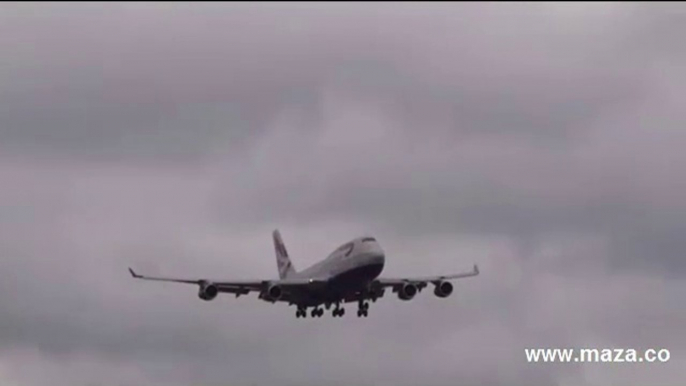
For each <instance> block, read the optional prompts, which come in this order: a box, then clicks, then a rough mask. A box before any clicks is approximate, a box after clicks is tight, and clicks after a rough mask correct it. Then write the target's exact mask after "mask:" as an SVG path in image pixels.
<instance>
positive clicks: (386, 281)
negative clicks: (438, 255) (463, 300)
mask: <svg viewBox="0 0 686 386" xmlns="http://www.w3.org/2000/svg"><path fill="white" fill-rule="evenodd" d="M478 274H479V266H478V265H476V264H474V268H472V270H471V271H469V272H462V273H456V274H452V275H443V276H420V277H408V278H397V279H394V278H379V279H377V280H376V281H375V284H376V285H380V286H381V287H394V286H397V285H401V284H406V283H412V284H415V285H420V286H425V285H426V284H427V283H437V282H441V281H446V280H455V279H462V278H466V277H472V276H477V275H478Z"/></svg>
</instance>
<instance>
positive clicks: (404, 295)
mask: <svg viewBox="0 0 686 386" xmlns="http://www.w3.org/2000/svg"><path fill="white" fill-rule="evenodd" d="M416 294H417V286H416V285H414V284H410V283H407V284H404V285H403V286H402V287H400V289H399V290H398V298H399V299H400V300H411V299H412V298H413V297H414V296H415V295H416Z"/></svg>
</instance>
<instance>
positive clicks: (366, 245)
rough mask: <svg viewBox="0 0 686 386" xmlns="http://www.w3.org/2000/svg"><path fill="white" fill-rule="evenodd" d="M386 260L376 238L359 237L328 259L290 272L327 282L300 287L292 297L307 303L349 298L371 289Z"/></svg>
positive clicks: (301, 276) (295, 275)
mask: <svg viewBox="0 0 686 386" xmlns="http://www.w3.org/2000/svg"><path fill="white" fill-rule="evenodd" d="M385 260H386V256H385V253H384V251H383V249H382V248H381V246H380V245H379V243H378V242H377V241H376V239H375V238H373V237H358V238H355V239H353V240H351V241H349V242H347V243H345V244H343V245H341V246H340V247H338V248H336V250H334V251H333V252H332V253H331V254H329V256H327V257H326V258H325V259H324V260H322V261H320V262H318V263H316V264H314V265H312V266H310V267H308V268H307V269H304V270H302V271H299V272H293V273H292V274H291V275H288V276H287V277H286V279H287V280H289V279H301V280H302V279H304V280H308V279H310V280H313V281H318V282H325V283H326V285H325V286H323V287H319V288H316V289H315V288H311V289H309V290H307V291H302V292H300V291H297V292H296V293H293V294H292V299H290V300H291V301H292V302H293V303H300V304H306V305H318V304H322V303H326V302H334V301H337V300H339V299H342V300H343V301H344V302H345V301H346V300H345V298H346V296H352V295H354V294H355V293H359V292H360V291H364V290H367V289H368V287H369V284H370V283H371V282H372V281H373V280H374V279H376V278H377V277H379V275H380V274H381V272H382V271H383V268H384V263H385ZM264 300H266V301H270V300H269V299H264Z"/></svg>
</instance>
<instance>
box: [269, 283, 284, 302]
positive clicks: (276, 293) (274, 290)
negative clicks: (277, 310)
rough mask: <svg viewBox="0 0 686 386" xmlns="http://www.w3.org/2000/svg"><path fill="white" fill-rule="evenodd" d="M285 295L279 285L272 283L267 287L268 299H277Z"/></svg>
mask: <svg viewBox="0 0 686 386" xmlns="http://www.w3.org/2000/svg"><path fill="white" fill-rule="evenodd" d="M282 296H283V289H282V288H281V287H280V286H278V285H272V286H270V287H269V288H268V289H267V296H266V297H267V299H269V300H271V301H277V300H279V299H281V297H282Z"/></svg>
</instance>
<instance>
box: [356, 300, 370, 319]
mask: <svg viewBox="0 0 686 386" xmlns="http://www.w3.org/2000/svg"><path fill="white" fill-rule="evenodd" d="M362 316H364V317H365V318H366V317H367V316H369V303H368V302H365V301H362V300H360V301H359V303H358V306H357V317H358V318H360V317H362Z"/></svg>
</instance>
